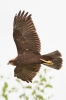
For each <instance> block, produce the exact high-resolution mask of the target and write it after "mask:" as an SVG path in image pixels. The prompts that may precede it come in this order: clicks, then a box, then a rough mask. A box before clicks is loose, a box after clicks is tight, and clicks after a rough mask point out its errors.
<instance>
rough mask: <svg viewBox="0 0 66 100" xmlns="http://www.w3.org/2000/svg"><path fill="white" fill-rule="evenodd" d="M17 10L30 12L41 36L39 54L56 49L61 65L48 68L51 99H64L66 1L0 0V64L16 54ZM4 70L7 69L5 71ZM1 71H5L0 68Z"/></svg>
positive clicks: (65, 88)
mask: <svg viewBox="0 0 66 100" xmlns="http://www.w3.org/2000/svg"><path fill="white" fill-rule="evenodd" d="M19 10H22V11H23V10H25V11H26V12H29V14H32V19H33V22H34V24H35V26H36V31H37V33H38V35H39V37H40V40H41V54H45V53H49V52H52V51H54V50H59V51H60V52H61V53H62V57H63V66H62V69H60V70H59V71H56V70H53V69H52V70H51V75H52V76H54V77H55V78H54V79H53V82H52V84H53V87H54V88H53V94H54V99H53V100H66V62H65V60H66V2H65V0H0V65H1V66H3V67H4V66H7V62H8V60H10V59H11V58H14V57H16V56H17V50H16V46H15V43H14V41H13V37H12V33H13V19H14V16H15V14H16V13H18V11H19ZM6 72H7V71H6ZM2 73H5V71H4V72H2Z"/></svg>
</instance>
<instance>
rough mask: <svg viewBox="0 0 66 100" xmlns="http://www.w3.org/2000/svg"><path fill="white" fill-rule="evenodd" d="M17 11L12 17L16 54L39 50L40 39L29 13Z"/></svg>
mask: <svg viewBox="0 0 66 100" xmlns="http://www.w3.org/2000/svg"><path fill="white" fill-rule="evenodd" d="M24 13H25V11H23V12H22V13H21V11H19V13H18V15H16V16H15V18H14V26H13V37H14V41H15V43H16V47H17V51H18V54H20V53H21V54H22V53H23V52H24V51H32V52H34V53H39V52H40V47H41V46H40V40H39V37H38V35H37V33H36V29H35V26H34V24H33V21H32V18H31V15H28V12H27V13H25V14H24Z"/></svg>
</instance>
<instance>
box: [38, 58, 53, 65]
mask: <svg viewBox="0 0 66 100" xmlns="http://www.w3.org/2000/svg"><path fill="white" fill-rule="evenodd" d="M40 60H41V61H43V62H44V65H47V66H52V65H53V62H52V61H50V60H48V61H46V60H44V59H40Z"/></svg>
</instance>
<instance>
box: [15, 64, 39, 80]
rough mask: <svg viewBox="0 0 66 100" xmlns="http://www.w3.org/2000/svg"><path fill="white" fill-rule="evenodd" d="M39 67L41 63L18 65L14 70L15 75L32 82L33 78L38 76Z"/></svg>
mask: <svg viewBox="0 0 66 100" xmlns="http://www.w3.org/2000/svg"><path fill="white" fill-rule="evenodd" d="M39 69H40V64H34V65H29V66H28V65H27V67H22V66H21V67H16V68H15V70H14V76H16V77H17V78H20V79H21V80H23V81H26V82H32V79H33V78H34V77H35V76H36V74H37V72H38V71H39Z"/></svg>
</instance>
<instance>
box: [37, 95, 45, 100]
mask: <svg viewBox="0 0 66 100" xmlns="http://www.w3.org/2000/svg"><path fill="white" fill-rule="evenodd" d="M36 98H37V100H44V98H43V97H42V96H41V95H36Z"/></svg>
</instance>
